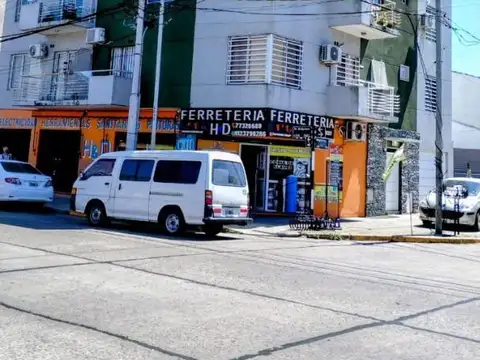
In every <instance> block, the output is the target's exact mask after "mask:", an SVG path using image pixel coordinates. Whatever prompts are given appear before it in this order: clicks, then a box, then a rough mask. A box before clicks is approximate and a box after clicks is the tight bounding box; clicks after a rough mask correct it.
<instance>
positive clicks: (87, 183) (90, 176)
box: [75, 158, 116, 214]
mask: <svg viewBox="0 0 480 360" xmlns="http://www.w3.org/2000/svg"><path fill="white" fill-rule="evenodd" d="M115 163H116V161H115V159H109V158H102V159H99V160H97V161H96V162H95V163H93V164H92V165H91V166H90V167H89V168H87V170H86V171H85V172H84V173H83V174H82V175H80V177H79V178H78V180H77V181H76V185H75V186H76V187H77V194H76V197H75V201H76V208H77V210H79V211H83V210H84V209H85V206H86V205H87V203H88V202H89V201H90V200H92V199H98V200H101V201H102V202H103V203H104V204H105V209H106V210H107V214H111V213H112V211H113V201H112V197H111V188H112V184H113V176H112V174H113V172H114V167H115Z"/></svg>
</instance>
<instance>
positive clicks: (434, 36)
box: [425, 5, 437, 42]
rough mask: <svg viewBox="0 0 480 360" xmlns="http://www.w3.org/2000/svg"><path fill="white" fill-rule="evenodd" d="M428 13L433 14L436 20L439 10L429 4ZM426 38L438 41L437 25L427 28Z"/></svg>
mask: <svg viewBox="0 0 480 360" xmlns="http://www.w3.org/2000/svg"><path fill="white" fill-rule="evenodd" d="M426 13H427V16H433V18H434V19H435V21H436V13H437V11H436V10H435V8H434V7H433V6H430V5H427V9H426ZM425 39H427V40H428V41H433V42H436V41H437V34H436V29H435V26H433V27H427V28H425Z"/></svg>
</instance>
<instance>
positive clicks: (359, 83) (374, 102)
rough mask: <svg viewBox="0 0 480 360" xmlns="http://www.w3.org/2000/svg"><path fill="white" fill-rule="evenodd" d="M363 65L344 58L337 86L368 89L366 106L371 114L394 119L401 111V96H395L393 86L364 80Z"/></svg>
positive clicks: (336, 82)
mask: <svg viewBox="0 0 480 360" xmlns="http://www.w3.org/2000/svg"><path fill="white" fill-rule="evenodd" d="M361 69H362V65H361V64H360V61H359V59H358V58H355V57H349V56H348V55H347V56H344V57H343V59H342V63H341V64H339V65H338V66H337V69H336V71H337V73H336V80H335V84H334V85H336V86H346V87H366V88H367V89H368V91H367V94H368V96H367V99H366V100H365V101H366V105H367V109H368V111H369V113H370V114H372V115H378V116H386V117H394V116H396V115H397V114H398V113H399V111H400V96H399V95H397V94H395V88H394V87H393V86H387V85H383V84H377V83H375V82H372V81H366V80H362V79H361V78H360V71H361Z"/></svg>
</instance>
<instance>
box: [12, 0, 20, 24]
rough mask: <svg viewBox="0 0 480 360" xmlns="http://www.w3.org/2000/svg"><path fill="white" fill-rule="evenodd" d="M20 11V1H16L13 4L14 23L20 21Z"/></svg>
mask: <svg viewBox="0 0 480 360" xmlns="http://www.w3.org/2000/svg"><path fill="white" fill-rule="evenodd" d="M21 9H22V0H17V1H16V3H15V20H14V21H15V22H19V21H20V10H21Z"/></svg>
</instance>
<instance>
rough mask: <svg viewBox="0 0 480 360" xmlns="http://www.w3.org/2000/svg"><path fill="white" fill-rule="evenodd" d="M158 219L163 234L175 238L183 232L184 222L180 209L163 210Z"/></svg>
mask: <svg viewBox="0 0 480 360" xmlns="http://www.w3.org/2000/svg"><path fill="white" fill-rule="evenodd" d="M158 218H159V219H158V221H159V224H160V229H161V230H162V232H163V233H164V234H167V235H170V236H177V235H181V234H183V233H184V232H185V220H184V218H183V214H182V212H181V211H180V209H177V208H174V207H173V208H167V209H164V210H162V212H161V213H160V216H159V217H158Z"/></svg>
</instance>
